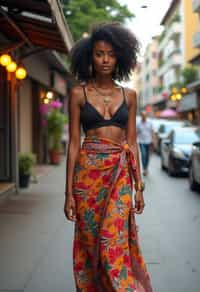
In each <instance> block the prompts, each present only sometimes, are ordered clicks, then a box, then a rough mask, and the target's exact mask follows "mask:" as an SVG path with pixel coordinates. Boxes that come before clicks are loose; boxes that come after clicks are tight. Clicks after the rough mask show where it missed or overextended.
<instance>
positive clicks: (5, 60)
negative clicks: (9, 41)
mask: <svg viewBox="0 0 200 292" xmlns="http://www.w3.org/2000/svg"><path fill="white" fill-rule="evenodd" d="M11 62H12V59H11V56H9V55H8V54H3V55H1V57H0V63H1V65H2V66H8V65H9V64H10V63H11Z"/></svg>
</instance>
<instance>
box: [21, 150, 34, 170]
mask: <svg viewBox="0 0 200 292" xmlns="http://www.w3.org/2000/svg"><path fill="white" fill-rule="evenodd" d="M18 161H19V173H20V174H21V175H24V174H25V175H29V174H31V172H32V167H33V166H34V165H35V163H36V156H35V154H33V153H31V152H24V153H22V152H20V153H19V156H18Z"/></svg>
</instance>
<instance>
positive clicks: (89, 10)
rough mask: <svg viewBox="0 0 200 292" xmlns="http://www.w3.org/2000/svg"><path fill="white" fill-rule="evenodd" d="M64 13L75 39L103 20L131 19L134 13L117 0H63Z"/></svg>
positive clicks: (121, 20) (122, 20)
mask: <svg viewBox="0 0 200 292" xmlns="http://www.w3.org/2000/svg"><path fill="white" fill-rule="evenodd" d="M62 4H63V11H64V15H65V17H66V19H67V22H68V24H69V27H70V30H71V32H72V35H73V37H74V39H75V40H78V39H80V38H81V37H82V34H83V33H84V32H89V30H90V28H91V26H93V25H95V24H96V23H98V22H103V21H120V22H124V21H125V20H126V19H131V18H132V17H134V15H133V14H132V13H131V12H130V11H129V10H128V8H127V6H126V5H121V4H119V2H118V1H117V0H101V1H99V0H62Z"/></svg>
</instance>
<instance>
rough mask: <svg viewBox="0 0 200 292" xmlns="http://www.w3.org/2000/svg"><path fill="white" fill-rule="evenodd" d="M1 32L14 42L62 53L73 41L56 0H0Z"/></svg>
mask: <svg viewBox="0 0 200 292" xmlns="http://www.w3.org/2000/svg"><path fill="white" fill-rule="evenodd" d="M0 32H1V33H3V34H4V35H5V36H8V38H9V40H11V41H12V43H16V45H17V44H20V43H26V44H28V46H29V47H35V46H36V47H43V48H48V49H52V50H57V51H59V52H63V53H68V52H69V50H70V49H71V47H72V45H73V39H72V36H71V33H70V30H69V28H68V25H67V23H66V20H65V17H64V15H63V12H62V8H61V4H60V2H59V0H54V1H50V0H49V1H47V0H29V1H27V0H0ZM2 49H3V48H1V50H2Z"/></svg>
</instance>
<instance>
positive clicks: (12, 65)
mask: <svg viewBox="0 0 200 292" xmlns="http://www.w3.org/2000/svg"><path fill="white" fill-rule="evenodd" d="M16 69H17V64H16V63H15V62H14V61H12V62H11V63H10V64H9V65H8V66H7V67H6V70H7V71H8V72H11V73H12V72H15V71H16Z"/></svg>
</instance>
